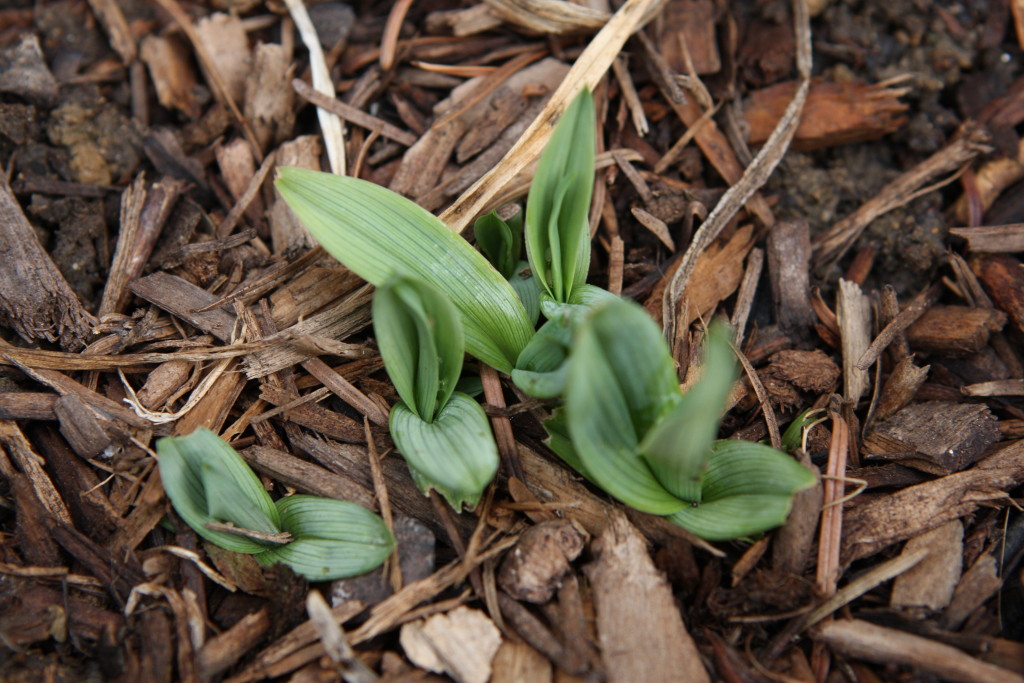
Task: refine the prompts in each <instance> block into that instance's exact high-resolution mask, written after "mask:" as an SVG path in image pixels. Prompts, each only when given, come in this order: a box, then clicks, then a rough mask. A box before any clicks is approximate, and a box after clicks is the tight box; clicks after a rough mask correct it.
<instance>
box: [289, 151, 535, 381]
mask: <svg viewBox="0 0 1024 683" xmlns="http://www.w3.org/2000/svg"><path fill="white" fill-rule="evenodd" d="M279 174H280V177H279V178H278V180H277V182H276V186H277V189H278V190H279V191H280V192H281V195H282V196H283V197H284V198H285V200H286V201H287V202H288V205H289V206H290V207H291V209H292V211H294V212H295V214H296V215H297V216H298V217H299V219H300V220H302V222H303V223H304V224H305V226H306V227H307V228H308V229H309V231H310V233H312V235H313V236H314V237H315V238H316V239H317V241H318V242H320V244H322V245H323V247H324V248H325V249H326V250H327V251H328V252H330V253H331V255H333V256H334V257H335V258H336V259H338V260H339V261H341V262H342V263H343V264H345V265H346V266H347V267H348V268H350V269H351V270H352V271H354V272H355V273H356V274H357V275H359V276H360V277H362V278H363V279H365V280H366V281H367V282H370V283H372V284H374V285H376V286H378V287H379V286H381V285H383V284H384V283H385V282H386V281H387V280H388V278H390V277H391V276H392V275H395V274H400V275H406V276H410V277H414V278H417V279H421V280H425V281H426V282H428V283H430V284H431V285H433V286H435V287H437V288H438V289H440V290H441V291H442V292H444V293H445V294H446V295H447V296H448V298H450V299H451V301H452V303H453V304H454V305H455V308H456V309H458V311H459V313H460V314H461V315H462V322H463V326H464V330H465V339H466V350H467V351H468V352H469V353H470V354H472V355H473V356H475V357H477V358H479V359H480V360H482V361H484V362H485V363H487V364H489V365H492V366H494V367H495V368H497V369H498V370H501V371H502V372H511V370H512V367H513V364H514V363H515V359H516V358H517V357H518V356H519V353H520V352H521V351H522V350H523V347H525V346H526V344H527V342H528V341H529V340H530V337H531V336H532V335H533V326H532V325H531V324H530V321H529V319H528V318H527V316H526V311H525V310H524V309H523V305H522V303H520V301H519V297H518V296H516V293H515V291H514V290H513V289H512V286H511V285H510V284H509V283H508V282H507V281H506V280H505V278H503V277H501V274H500V273H498V271H496V270H495V269H494V268H493V267H492V266H491V264H489V263H488V262H487V259H485V258H484V257H483V256H482V255H481V254H480V253H479V252H478V251H477V250H476V249H474V248H473V247H472V246H470V244H469V243H468V242H466V240H464V239H462V237H460V236H459V235H457V234H455V233H454V232H453V231H452V230H450V229H449V228H448V227H447V226H445V225H444V223H442V222H441V221H440V220H438V219H437V217H435V216H434V215H432V214H431V213H429V212H428V211H425V210H424V209H423V208H421V207H419V206H417V205H416V204H415V203H413V202H411V201H409V200H408V199H405V198H404V197H401V196H400V195H397V194H395V193H394V192H391V191H390V190H388V189H386V188H383V187H380V186H379V185H374V184H373V183H369V182H366V181H364V180H359V179H357V178H348V177H344V176H337V175H333V174H329V173H319V172H316V171H309V170H306V169H300V168H281V169H280V170H279Z"/></svg>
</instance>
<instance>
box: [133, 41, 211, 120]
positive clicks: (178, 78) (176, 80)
mask: <svg viewBox="0 0 1024 683" xmlns="http://www.w3.org/2000/svg"><path fill="white" fill-rule="evenodd" d="M139 56H140V57H141V58H142V61H143V62H145V63H146V66H147V67H149V77H150V78H151V79H153V87H154V88H155V89H156V98H157V101H158V102H160V105H161V106H163V107H165V108H167V109H177V110H178V111H180V112H181V113H182V114H184V115H185V116H187V117H189V118H190V119H197V118H199V115H200V114H201V113H202V106H201V105H200V103H199V98H198V97H197V96H196V86H197V85H198V81H197V80H196V72H195V70H194V69H193V68H192V60H191V59H190V55H189V50H188V46H187V45H186V44H185V43H184V42H183V41H182V40H181V39H179V38H178V37H177V36H166V37H165V36H158V35H152V34H151V35H147V36H146V37H145V38H143V39H142V43H141V46H140V52H139Z"/></svg>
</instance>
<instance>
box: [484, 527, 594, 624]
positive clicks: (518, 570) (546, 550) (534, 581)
mask: <svg viewBox="0 0 1024 683" xmlns="http://www.w3.org/2000/svg"><path fill="white" fill-rule="evenodd" d="M586 542H587V533H586V532H585V531H583V529H582V528H581V527H579V526H578V525H576V524H574V523H573V522H571V521H569V520H557V521H551V522H543V523H541V524H537V525H535V526H531V527H530V528H529V529H527V530H526V531H525V532H523V535H522V536H520V537H519V540H518V541H517V542H516V546H515V548H513V549H512V552H511V553H509V554H508V555H507V556H506V557H505V560H504V561H503V562H502V564H501V569H500V570H499V572H498V585H499V586H501V588H502V589H503V590H504V591H505V592H506V593H508V594H509V595H511V596H512V597H513V598H515V599H517V600H525V601H527V602H533V603H537V604H541V603H545V602H547V601H548V600H550V599H551V598H552V596H554V594H555V591H556V590H557V589H558V587H559V586H560V585H561V582H562V578H563V577H564V576H565V575H566V573H568V572H569V570H570V569H571V568H572V567H571V564H570V563H571V562H572V561H573V560H575V559H576V558H577V557H579V554H580V553H581V552H583V547H584V545H585V544H586Z"/></svg>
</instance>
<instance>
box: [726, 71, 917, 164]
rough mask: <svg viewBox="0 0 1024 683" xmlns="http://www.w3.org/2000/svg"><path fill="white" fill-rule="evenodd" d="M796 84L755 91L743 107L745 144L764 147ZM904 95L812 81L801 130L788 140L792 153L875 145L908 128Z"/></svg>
mask: <svg viewBox="0 0 1024 683" xmlns="http://www.w3.org/2000/svg"><path fill="white" fill-rule="evenodd" d="M796 88H797V83H796V82H795V81H788V82H786V83H777V84H775V85H772V86H769V87H767V88H762V89H761V90H755V91H754V92H752V93H750V94H749V95H748V96H747V99H746V100H745V101H744V108H743V115H744V118H745V119H746V123H747V125H748V126H749V127H750V133H749V137H748V138H747V142H748V143H750V144H751V145H760V144H762V143H764V142H765V141H766V140H767V139H768V136H769V135H771V134H772V131H773V130H775V126H776V125H778V123H779V119H781V118H782V114H783V112H785V110H786V107H787V106H789V103H790V102H791V101H792V100H793V95H794V94H795V93H796ZM904 92H905V91H904V90H903V89H899V88H889V87H885V86H882V87H879V86H877V85H868V84H866V83H829V82H825V81H817V80H816V81H812V83H811V90H810V92H809V93H808V95H807V102H806V104H804V111H803V115H802V116H801V117H800V125H799V126H798V127H797V129H796V135H795V136H794V137H793V143H792V147H793V149H797V150H810V149H822V148H824V147H834V146H836V145H848V144H851V143H854V142H864V141H865V140H877V139H878V138H880V137H882V136H884V135H888V134H889V133H892V132H894V131H896V130H898V129H899V128H900V127H901V126H903V125H904V124H905V123H906V122H907V117H906V116H903V114H904V113H905V112H906V111H907V105H906V104H904V103H903V102H900V100H899V98H900V96H901V95H902V94H903V93H904Z"/></svg>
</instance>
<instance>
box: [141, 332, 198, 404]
mask: <svg viewBox="0 0 1024 683" xmlns="http://www.w3.org/2000/svg"><path fill="white" fill-rule="evenodd" d="M210 339H211V341H212V337H211V338H210ZM194 367H195V364H194V363H190V362H189V361H187V360H169V361H167V362H166V363H161V364H160V365H158V366H156V367H155V368H154V369H153V370H152V371H151V372H150V373H149V375H147V376H146V383H145V384H143V385H142V388H141V389H139V390H138V392H136V394H135V396H136V397H137V398H138V399H139V403H141V404H142V405H143V406H145V407H146V408H148V409H149V410H160V408H162V407H163V406H164V404H165V403H166V402H167V399H169V398H170V397H171V396H172V395H174V394H175V393H176V392H177V391H178V390H179V389H181V387H182V386H183V385H184V384H185V382H186V381H188V378H189V376H191V374H192V370H193V368H194Z"/></svg>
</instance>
